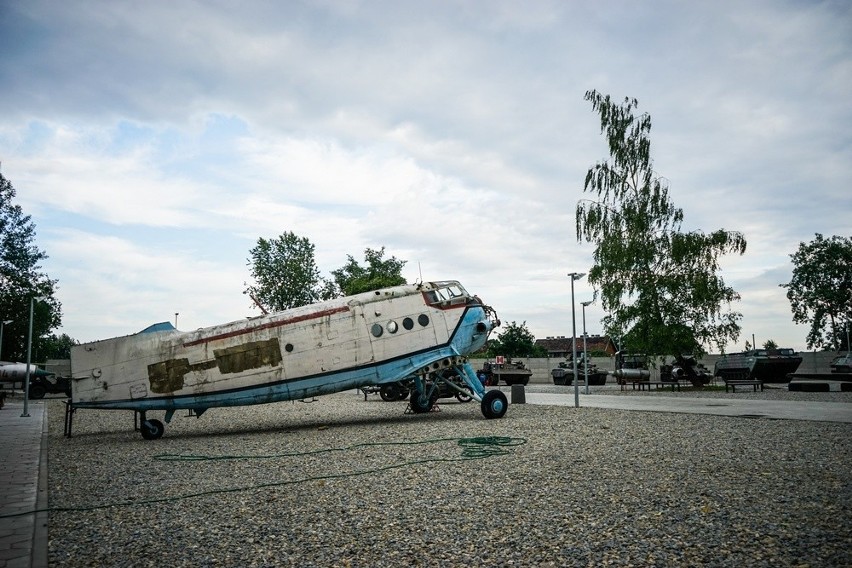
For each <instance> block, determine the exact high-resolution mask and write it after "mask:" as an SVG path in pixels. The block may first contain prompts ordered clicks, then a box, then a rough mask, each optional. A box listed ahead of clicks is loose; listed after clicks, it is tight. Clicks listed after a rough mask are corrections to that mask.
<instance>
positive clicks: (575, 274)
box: [568, 272, 586, 280]
mask: <svg viewBox="0 0 852 568" xmlns="http://www.w3.org/2000/svg"><path fill="white" fill-rule="evenodd" d="M585 275H586V273H585V272H569V273H568V276H570V277H571V279H572V280H579V279H580V278H582V277H583V276H585Z"/></svg>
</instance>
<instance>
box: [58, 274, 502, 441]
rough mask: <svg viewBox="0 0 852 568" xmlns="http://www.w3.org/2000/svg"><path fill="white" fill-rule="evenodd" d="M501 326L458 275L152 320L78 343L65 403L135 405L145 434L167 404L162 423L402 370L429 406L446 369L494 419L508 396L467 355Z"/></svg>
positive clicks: (421, 404)
mask: <svg viewBox="0 0 852 568" xmlns="http://www.w3.org/2000/svg"><path fill="white" fill-rule="evenodd" d="M499 325H500V321H499V320H498V319H497V315H496V313H495V312H494V310H493V309H492V308H491V307H489V306H486V305H485V304H483V303H482V301H481V300H480V299H479V298H478V297H477V296H473V295H471V294H469V293H468V292H467V291H466V290H465V289H464V288H463V287H462V285H461V284H459V283H458V282H456V281H442V282H423V283H419V284H414V285H405V286H397V287H393V288H386V289H382V290H377V291H374V292H365V293H362V294H357V295H354V296H347V297H343V298H337V299H333V300H329V301H326V302H321V303H317V304H311V305H309V306H303V307H300V308H294V309H290V310H286V311H282V312H276V313H270V314H264V315H262V316H258V317H253V318H248V319H244V320H239V321H234V322H231V323H226V324H222V325H217V326H213V327H207V328H201V329H198V330H196V331H191V332H181V331H178V330H177V329H175V328H174V327H173V326H172V325H171V324H170V323H159V324H155V325H153V326H151V327H149V328H147V329H145V330H143V331H141V332H139V333H136V334H133V335H128V336H125V337H117V338H112V339H106V340H102V341H95V342H92V343H84V344H80V345H75V346H73V347H72V348H71V375H72V387H73V388H72V400H71V404H70V405H69V408H70V412H71V413H73V411H74V409H76V408H95V409H129V410H134V411H136V412H138V413H139V415H140V430H141V432H142V436H143V437H144V438H145V439H156V438H159V437H161V436H162V435H163V431H164V428H165V427H164V425H163V423H162V422H161V421H159V420H157V419H155V418H147V417H146V412H148V411H155V410H162V411H165V415H164V420H165V421H166V423H168V422H170V421H171V419H172V417H173V416H174V413H175V411H176V410H179V409H189V410H191V411H193V412H194V413H195V414H196V415H201V414H202V413H203V412H204V411H205V410H207V409H208V408H212V407H220V406H243V405H251V404H263V403H270V402H278V401H285V400H299V399H303V398H307V397H312V396H317V395H323V394H330V393H334V392H340V391H343V390H347V389H355V388H359V387H365V386H371V385H381V384H385V383H392V382H396V381H399V380H401V379H404V378H406V377H413V379H414V383H415V385H416V386H415V392H414V395H413V396H412V398H411V401H410V405H411V409H412V410H413V411H414V412H428V411H429V410H430V409H431V408H432V406H433V404H434V400H435V399H434V396H435V392H436V390H435V389H437V388H439V386H440V385H441V384H442V380H443V379H442V377H445V376H451V375H453V374H456V375H459V376H461V377H462V379H463V380H464V383H465V384H466V386H467V388H468V389H470V393H472V395H473V398H475V399H476V400H477V401H479V402H480V406H481V410H482V414H483V415H484V416H485V417H486V418H501V417H502V416H503V415H504V414H505V413H506V410H507V408H508V401H507V400H506V396H505V395H504V394H503V393H502V392H500V391H499V390H487V391H486V389H485V388H484V387H483V386H482V384H481V383H480V381H479V379H478V378H477V376H476V374H475V372H474V370H473V368H472V367H471V365H470V364H469V363H468V362H467V359H466V355H468V354H470V353H472V352H474V351H477V350H478V349H480V348H481V347H483V346H484V345H485V342H486V340H487V338H488V335H489V334H490V333H491V331H492V330H493V329H494V328H495V327H497V326H499ZM456 388H458V387H457V386H456ZM66 433H69V434H70V432H69V431H68V418H67V417H66Z"/></svg>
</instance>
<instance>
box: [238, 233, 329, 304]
mask: <svg viewBox="0 0 852 568" xmlns="http://www.w3.org/2000/svg"><path fill="white" fill-rule="evenodd" d="M249 254H250V255H251V258H250V259H249V262H248V265H249V266H250V267H251V275H252V278H254V281H255V284H254V285H252V286H248V287H247V288H246V293H247V294H249V295H250V296H251V297H252V298H254V299H255V300H256V301H257V302H258V303H260V304H261V305H262V306H263V307H264V308H266V309H269V310H272V311H280V310H286V309H289V308H296V307H299V306H305V305H308V304H312V303H314V302H317V301H319V300H321V299H324V292H325V291H327V289H328V286H327V283H326V282H325V281H324V280H323V279H322V278H321V277H320V272H319V269H318V268H317V265H316V260H315V258H314V245H313V243H311V241H309V240H308V239H307V238H305V237H298V236H296V235H295V234H294V233H293V232H292V231H288V232H285V233H283V234H282V235H280V236H279V237H278V238H277V239H272V240H267V239H264V238H260V239H258V240H257V246H255V247H254V248H253V249H251V251H249Z"/></svg>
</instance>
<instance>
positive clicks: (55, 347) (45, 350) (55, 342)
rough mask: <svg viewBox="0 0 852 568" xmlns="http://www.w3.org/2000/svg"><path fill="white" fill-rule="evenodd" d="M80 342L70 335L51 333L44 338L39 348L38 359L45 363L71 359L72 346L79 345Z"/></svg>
mask: <svg viewBox="0 0 852 568" xmlns="http://www.w3.org/2000/svg"><path fill="white" fill-rule="evenodd" d="M79 344H80V342H79V341H77V340H76V339H74V338H72V337H70V336H69V335H68V334H65V333H63V334H61V335H56V334H53V333H51V334H50V335H48V336H47V337H45V338H44V340H43V341H42V344H41V345H40V346H39V351H38V359H37V360H39V361H45V360H47V359H70V358H71V346H72V345H79Z"/></svg>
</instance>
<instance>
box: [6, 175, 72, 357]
mask: <svg viewBox="0 0 852 568" xmlns="http://www.w3.org/2000/svg"><path fill="white" fill-rule="evenodd" d="M14 198H15V188H14V187H13V186H12V184H11V182H10V181H9V180H7V179H6V178H5V177H4V176H3V175H2V174H0V318H2V319H3V321H8V320H12V322H11V323H8V324H6V325H4V326H3V348H2V354H3V359H6V360H9V361H24V360H26V354H27V337H28V335H29V323H30V320H29V318H30V301H31V300H32V298H40V299H39V300H38V301H36V302H34V303H33V335H32V337H33V352H34V353H37V352H39V349H40V346H41V344H42V342H43V341H44V340H43V339H42V336H44V335H45V334H47V333H49V332H50V330H52V329H55V328H57V327H59V325H60V324H61V321H62V304H61V303H60V302H59V300H57V299H56V298H55V297H54V293H55V288H56V283H57V281H56V280H51V279H50V278H49V277H48V276H47V274H45V273H44V272H43V270H42V267H41V264H40V263H41V262H42V261H43V260H45V259H46V258H47V254H46V253H45V252H44V251H42V250H40V249H39V248H38V247H37V246H36V244H35V236H36V229H35V224H34V223H33V222H32V218H31V217H30V216H29V215H24V213H23V210H22V209H21V206H20V205H15V204H14V203H13V202H14ZM34 360H35V358H34Z"/></svg>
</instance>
